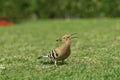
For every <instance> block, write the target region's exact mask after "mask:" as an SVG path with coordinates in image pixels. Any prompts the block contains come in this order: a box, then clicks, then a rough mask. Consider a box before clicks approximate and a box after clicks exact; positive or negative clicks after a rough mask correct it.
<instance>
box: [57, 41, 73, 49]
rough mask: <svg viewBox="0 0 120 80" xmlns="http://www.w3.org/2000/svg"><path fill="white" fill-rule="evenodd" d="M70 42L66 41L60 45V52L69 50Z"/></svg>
mask: <svg viewBox="0 0 120 80" xmlns="http://www.w3.org/2000/svg"><path fill="white" fill-rule="evenodd" d="M70 45H71V41H66V42H65V43H62V45H61V46H60V47H59V48H60V49H61V50H68V49H70Z"/></svg>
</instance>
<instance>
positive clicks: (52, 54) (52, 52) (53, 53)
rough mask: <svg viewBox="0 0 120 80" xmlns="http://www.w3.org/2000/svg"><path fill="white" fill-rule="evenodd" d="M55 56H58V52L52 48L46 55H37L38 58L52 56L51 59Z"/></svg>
mask: <svg viewBox="0 0 120 80" xmlns="http://www.w3.org/2000/svg"><path fill="white" fill-rule="evenodd" d="M57 56H58V54H57V52H56V50H55V49H53V50H51V51H50V52H49V53H48V54H46V55H44V56H41V57H38V59H40V58H42V57H43V58H53V59H55V58H57Z"/></svg>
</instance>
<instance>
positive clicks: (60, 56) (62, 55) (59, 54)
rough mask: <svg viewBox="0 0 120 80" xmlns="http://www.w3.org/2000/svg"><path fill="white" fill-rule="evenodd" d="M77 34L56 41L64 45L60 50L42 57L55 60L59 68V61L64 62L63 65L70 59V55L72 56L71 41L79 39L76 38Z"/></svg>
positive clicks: (52, 51)
mask: <svg viewBox="0 0 120 80" xmlns="http://www.w3.org/2000/svg"><path fill="white" fill-rule="evenodd" d="M75 34H76V33H74V34H71V35H64V36H62V37H60V38H59V39H58V40H56V41H59V42H61V43H62V44H61V45H60V46H59V47H58V48H55V49H52V50H51V51H50V52H49V53H48V54H47V55H45V56H41V57H44V58H51V59H53V60H54V61H55V62H54V64H55V66H57V62H58V61H62V63H64V60H65V59H66V58H68V57H69V55H70V54H71V50H70V45H71V39H72V38H77V37H75V36H74V35H75ZM41 57H38V59H40V58H41Z"/></svg>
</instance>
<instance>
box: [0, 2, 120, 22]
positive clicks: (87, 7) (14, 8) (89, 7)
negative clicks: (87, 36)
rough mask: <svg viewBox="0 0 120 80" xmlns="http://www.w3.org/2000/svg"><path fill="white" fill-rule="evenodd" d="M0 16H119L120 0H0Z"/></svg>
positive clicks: (14, 18) (39, 17)
mask: <svg viewBox="0 0 120 80" xmlns="http://www.w3.org/2000/svg"><path fill="white" fill-rule="evenodd" d="M0 17H4V18H8V19H9V20H11V21H15V22H18V21H23V20H38V19H43V18H44V19H46V18H101V17H110V18H115V17H120V0H0Z"/></svg>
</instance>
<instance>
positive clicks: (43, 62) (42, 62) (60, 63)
mask: <svg viewBox="0 0 120 80" xmlns="http://www.w3.org/2000/svg"><path fill="white" fill-rule="evenodd" d="M40 63H41V64H43V65H54V61H47V62H45V61H40ZM57 65H68V63H66V62H64V63H62V62H57Z"/></svg>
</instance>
